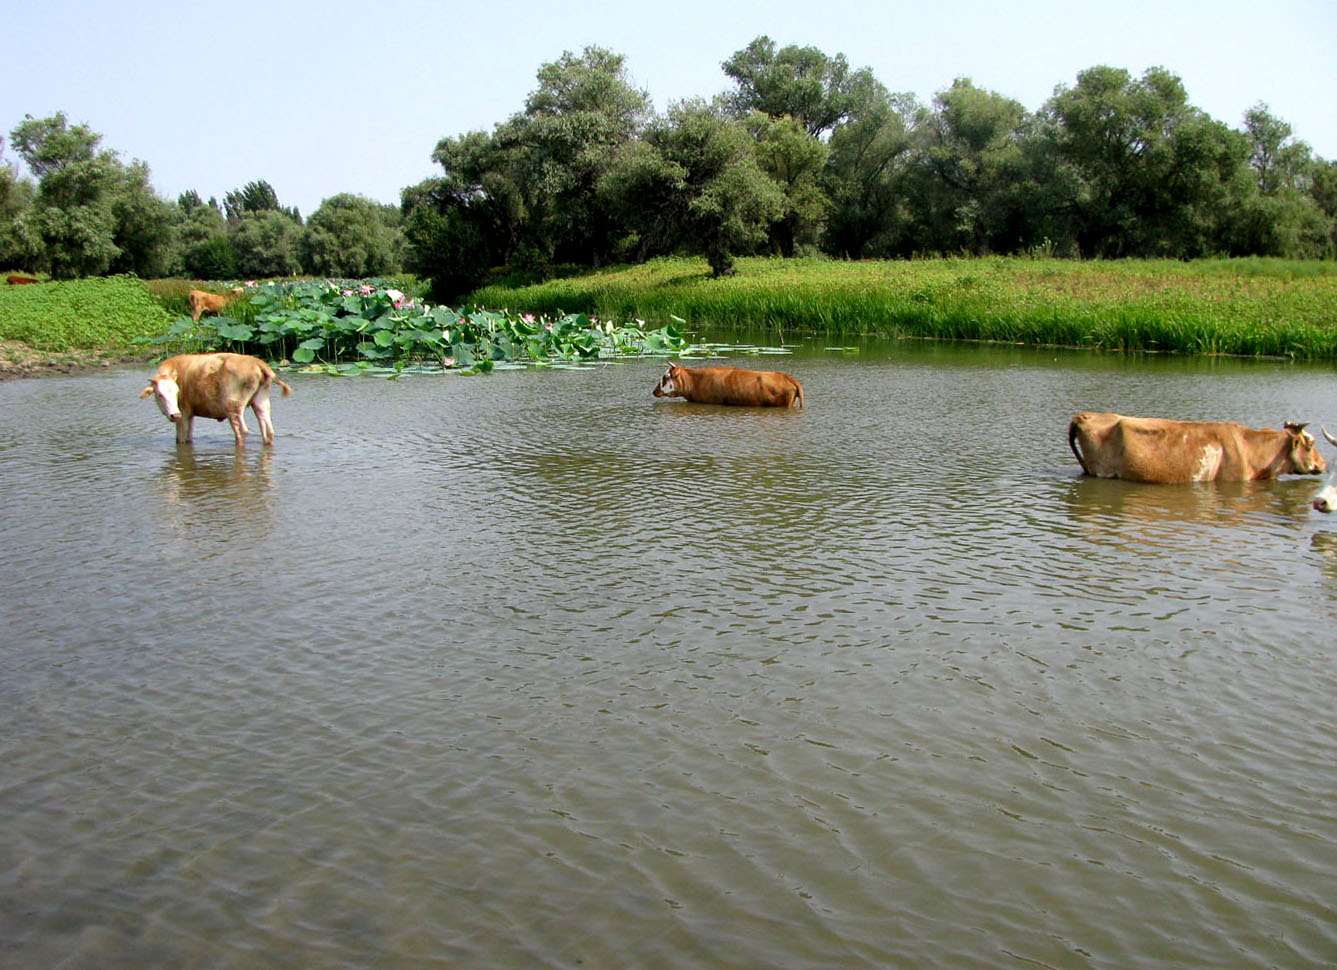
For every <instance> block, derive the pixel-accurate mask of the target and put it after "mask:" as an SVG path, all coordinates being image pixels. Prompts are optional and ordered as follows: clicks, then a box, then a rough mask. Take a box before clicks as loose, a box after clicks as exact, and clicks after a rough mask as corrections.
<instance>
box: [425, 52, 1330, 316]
mask: <svg viewBox="0 0 1337 970" xmlns="http://www.w3.org/2000/svg"><path fill="white" fill-rule="evenodd" d="M722 67H723V69H724V71H725V73H726V74H727V75H728V77H729V78H730V79H732V81H733V82H734V83H735V85H736V89H735V90H734V91H732V92H728V93H726V94H724V95H722V96H721V97H719V98H716V99H715V100H714V101H713V102H705V101H701V100H699V99H688V100H687V101H684V102H681V103H679V104H675V105H671V106H670V107H669V108H668V110H667V111H666V113H665V114H664V115H662V116H646V115H645V113H644V104H645V98H644V94H643V93H642V92H639V91H637V90H636V89H635V88H633V87H632V85H631V83H630V81H629V80H628V76H627V73H626V71H625V66H624V64H623V60H622V58H621V57H619V56H617V55H614V54H611V53H610V52H608V51H605V50H602V49H600V48H595V47H592V48H587V49H586V51H585V53H584V56H583V57H582V58H575V57H572V56H571V55H570V54H567V55H565V56H564V57H563V59H562V60H561V61H558V62H556V63H553V64H548V65H545V66H544V67H543V69H542V70H540V72H539V81H540V86H539V89H538V90H537V91H536V92H535V94H534V95H533V96H531V98H530V100H529V101H528V102H527V104H526V107H525V110H524V111H523V112H521V113H518V114H516V115H515V116H513V117H512V118H511V119H510V120H509V121H507V122H505V123H503V124H499V125H497V126H496V129H495V130H494V132H493V133H491V134H488V133H485V132H471V133H469V134H467V135H462V136H460V137H457V138H446V139H443V140H442V141H441V142H440V143H439V144H438V146H437V151H436V153H435V155H434V156H433V157H434V159H435V161H436V162H437V163H438V164H440V165H441V167H442V170H443V175H442V176H441V177H440V178H437V179H431V180H428V181H427V182H424V183H421V184H420V185H418V186H415V187H412V188H411V189H408V190H406V191H405V194H404V208H405V212H406V218H407V220H408V223H409V225H410V226H411V227H412V229H411V230H410V246H411V252H410V256H409V259H410V263H411V265H412V267H413V269H414V270H415V272H417V273H418V274H419V275H422V276H427V277H432V278H433V279H434V280H436V283H437V287H438V290H439V291H440V290H449V291H458V292H466V291H467V289H468V288H470V287H472V286H475V285H477V284H479V283H481V282H482V281H483V280H484V279H485V277H486V275H487V273H488V272H489V270H490V269H491V268H493V267H497V266H502V267H506V268H507V269H510V270H520V271H523V272H528V273H530V274H531V275H534V276H536V277H539V278H542V277H544V276H548V275H553V274H554V273H555V272H556V271H557V270H559V268H561V267H562V266H563V264H571V265H577V266H583V267H588V268H598V267H599V266H601V265H604V263H605V262H606V260H607V258H608V257H609V256H610V255H611V256H612V258H614V259H618V260H624V261H643V260H645V259H650V258H654V257H659V256H666V255H685V254H692V255H704V256H705V257H706V258H707V260H708V262H709V264H710V266H711V269H712V271H713V273H714V274H715V275H716V276H725V275H728V274H729V273H730V271H731V268H732V261H733V257H735V256H738V255H746V254H775V255H783V256H794V255H812V254H816V253H825V254H827V255H830V256H835V257H842V258H905V257H921V256H925V255H935V254H936V255H977V256H982V255H990V254H994V253H1006V254H1047V255H1060V256H1072V257H1080V258H1093V257H1094V258H1127V257H1137V258H1157V257H1171V258H1178V259H1192V258H1202V257H1208V256H1245V255H1260V256H1280V257H1286V258H1314V257H1327V258H1331V257H1332V256H1333V255H1334V254H1337V197H1335V196H1337V163H1333V162H1329V161H1324V160H1323V159H1319V158H1315V157H1313V156H1312V155H1311V152H1310V150H1309V147H1308V146H1307V145H1305V144H1304V143H1303V142H1301V141H1297V140H1295V139H1294V137H1293V133H1292V131H1291V129H1290V126H1289V125H1287V124H1286V123H1285V122H1284V121H1282V120H1281V119H1279V118H1276V117H1274V116H1272V115H1271V114H1270V112H1269V111H1268V110H1267V107H1266V106H1265V105H1261V104H1260V105H1257V106H1255V107H1254V108H1253V109H1252V110H1251V111H1249V112H1248V114H1247V115H1246V117H1245V118H1244V119H1243V120H1244V126H1243V128H1242V129H1241V130H1237V129H1233V128H1231V127H1229V126H1227V125H1226V124H1223V123H1222V122H1219V121H1216V120H1214V119H1212V118H1210V117H1208V116H1207V115H1206V114H1205V113H1204V112H1203V111H1201V110H1200V109H1198V108H1196V107H1194V106H1193V105H1192V104H1191V103H1190V101H1189V99H1188V94H1187V92H1186V90H1185V89H1184V85H1183V83H1182V82H1181V81H1180V79H1179V78H1178V77H1176V76H1175V75H1174V74H1172V73H1171V72H1169V71H1167V70H1165V69H1163V68H1152V69H1150V70H1148V71H1146V72H1145V73H1144V74H1143V75H1142V76H1141V77H1140V78H1139V77H1133V76H1132V75H1130V74H1129V73H1128V72H1127V71H1125V70H1122V69H1119V68H1113V67H1107V66H1097V67H1093V68H1091V69H1089V70H1086V71H1083V72H1081V73H1080V74H1079V75H1078V76H1077V80H1076V83H1075V84H1073V85H1062V86H1059V87H1058V88H1057V89H1056V91H1055V93H1054V96H1053V97H1052V98H1051V99H1050V100H1049V101H1048V102H1046V103H1045V104H1044V105H1043V106H1041V108H1040V109H1039V110H1038V111H1036V112H1030V111H1027V110H1026V108H1024V107H1023V106H1022V105H1021V104H1019V103H1018V102H1016V101H1013V100H1011V99H1009V98H1006V97H1004V96H1002V95H1000V94H997V93H995V92H991V91H985V90H981V89H979V88H977V87H975V85H974V84H972V83H971V81H970V80H969V79H968V78H958V79H957V80H956V81H955V82H954V83H953V84H952V85H951V87H950V88H948V89H947V90H944V91H942V92H940V93H939V94H938V95H936V96H935V97H934V99H933V100H932V103H930V104H927V105H926V104H920V103H919V102H918V101H917V100H916V99H915V98H914V97H913V96H910V95H906V94H893V93H891V92H889V91H888V90H887V89H886V88H885V87H883V85H882V84H880V83H879V82H878V81H877V80H876V78H874V77H873V75H872V73H871V71H869V70H868V69H867V68H864V69H860V70H857V71H856V70H851V69H850V68H849V66H848V64H847V63H846V62H845V59H844V57H843V56H842V55H836V56H834V57H831V56H828V55H826V54H824V53H822V52H821V51H819V50H816V49H815V48H811V47H796V46H789V47H784V48H780V49H777V48H776V46H775V44H774V43H773V42H772V41H771V40H770V39H769V38H766V37H759V38H757V39H756V40H754V41H753V42H752V43H751V44H749V45H748V46H747V47H746V48H744V49H742V50H739V51H737V52H736V53H735V54H734V55H733V56H732V57H730V58H729V59H728V60H726V61H725V62H724V64H723V65H722ZM554 91H558V92H572V91H579V92H581V96H580V97H579V98H571V97H567V98H563V97H556V96H553V95H552V92H554ZM585 131H588V132H591V133H596V137H595V138H594V140H593V141H592V142H591V143H590V145H591V148H590V152H589V153H588V154H585V155H582V154H580V153H579V152H578V151H575V150H574V149H573V148H572V147H571V145H570V144H568V142H567V141H563V140H562V139H570V137H571V134H572V132H585ZM553 132H561V133H562V138H556V139H555V138H554V135H553ZM572 214H575V215H576V218H570V216H571V215H572Z"/></svg>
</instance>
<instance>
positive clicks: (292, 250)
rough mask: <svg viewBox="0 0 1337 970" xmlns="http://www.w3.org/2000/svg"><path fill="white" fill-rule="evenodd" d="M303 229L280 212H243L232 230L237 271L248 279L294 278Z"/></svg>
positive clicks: (231, 235)
mask: <svg viewBox="0 0 1337 970" xmlns="http://www.w3.org/2000/svg"><path fill="white" fill-rule="evenodd" d="M301 232H302V230H301V227H300V226H298V225H297V223H296V222H294V221H293V220H292V219H291V218H289V217H288V216H286V215H284V214H283V213H282V212H280V211H278V210H277V209H264V210H261V211H258V212H243V213H242V215H241V218H240V219H239V220H238V221H237V223H236V224H235V225H233V226H231V227H230V229H229V232H228V241H229V242H230V243H231V245H232V249H233V251H235V253H236V255H237V272H238V273H239V274H240V275H241V276H246V277H257V278H258V277H266V276H292V275H294V274H296V273H297V271H298V270H299V269H300V267H301V264H300V262H299V261H298V251H297V246H298V241H299V238H300V236H301Z"/></svg>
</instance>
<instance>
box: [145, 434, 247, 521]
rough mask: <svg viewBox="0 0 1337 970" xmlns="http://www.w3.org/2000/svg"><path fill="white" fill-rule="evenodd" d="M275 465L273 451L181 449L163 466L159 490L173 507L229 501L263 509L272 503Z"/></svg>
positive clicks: (190, 447) (189, 446) (187, 447)
mask: <svg viewBox="0 0 1337 970" xmlns="http://www.w3.org/2000/svg"><path fill="white" fill-rule="evenodd" d="M273 464H274V452H273V450H272V449H271V448H264V449H261V450H258V451H247V450H245V449H244V448H236V449H234V450H232V451H231V452H226V453H225V452H219V453H215V454H209V453H204V452H197V451H196V449H195V447H194V446H193V445H189V444H185V445H177V446H176V447H175V449H174V450H173V451H172V452H171V454H170V455H169V457H168V458H167V459H166V461H164V462H163V470H162V473H161V474H160V475H159V476H158V487H159V489H160V490H161V491H162V495H163V498H164V499H166V500H167V501H168V502H169V503H171V504H172V505H186V504H189V503H190V502H192V501H196V500H206V501H207V500H218V499H220V498H226V499H227V500H228V501H235V502H244V503H249V504H253V505H254V507H255V508H257V509H260V508H263V507H264V506H265V505H266V504H267V502H268V495H269V490H270V487H271V485H272V482H271V480H270V472H271V470H272V468H273Z"/></svg>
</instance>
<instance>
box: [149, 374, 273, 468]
mask: <svg viewBox="0 0 1337 970" xmlns="http://www.w3.org/2000/svg"><path fill="white" fill-rule="evenodd" d="M271 384H277V385H278V386H279V387H281V388H283V396H284V397H287V396H288V395H289V394H291V393H292V388H291V387H289V386H288V385H287V384H285V383H284V382H283V381H281V380H279V379H278V378H277V377H275V376H274V371H273V369H272V368H270V366H269V365H268V364H266V363H265V362H264V361H263V360H261V359H260V358H258V357H251V356H249V355H247V354H179V355H177V356H176V357H168V358H167V359H166V360H164V361H163V362H162V363H161V364H159V365H158V373H156V374H154V375H153V376H152V377H150V378H149V386H148V387H146V388H144V390H143V391H141V392H140V394H139V396H140V397H141V398H145V397H149V396H150V395H151V396H152V397H153V399H154V400H155V401H157V402H158V408H159V409H160V410H161V411H162V413H163V414H164V415H166V416H167V420H169V421H171V422H172V423H173V424H175V425H176V441H177V444H185V443H187V442H188V441H190V433H191V421H192V420H193V419H194V418H195V417H196V416H198V417H201V418H216V419H217V420H219V421H222V420H223V419H224V418H226V419H227V420H228V423H229V424H231V425H232V433H233V435H235V436H236V439H237V445H238V446H240V445H243V444H245V443H246V434H247V432H248V430H249V429H248V428H247V427H246V418H245V416H244V415H245V410H246V408H247V406H248V405H249V406H250V408H251V410H253V411H254V412H255V416H256V418H258V419H259V421H260V440H262V441H263V442H264V443H265V444H267V445H269V444H273V443H274V422H273V420H271V418H270V416H269V387H270V385H271Z"/></svg>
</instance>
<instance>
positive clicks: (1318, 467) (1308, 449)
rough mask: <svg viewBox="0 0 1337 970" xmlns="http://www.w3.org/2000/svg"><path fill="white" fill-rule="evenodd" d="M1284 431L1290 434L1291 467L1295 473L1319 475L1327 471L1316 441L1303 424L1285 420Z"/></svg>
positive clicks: (1326, 465)
mask: <svg viewBox="0 0 1337 970" xmlns="http://www.w3.org/2000/svg"><path fill="white" fill-rule="evenodd" d="M1286 431H1287V433H1288V434H1289V435H1290V436H1291V453H1290V459H1291V467H1292V468H1293V469H1294V470H1295V474H1297V475H1321V474H1323V472H1325V471H1327V468H1328V463H1327V462H1326V461H1324V460H1323V455H1322V453H1321V452H1320V451H1319V450H1318V442H1317V441H1315V440H1314V436H1313V435H1312V434H1310V433H1309V432H1308V431H1306V430H1305V426H1304V425H1303V424H1296V423H1295V422H1294V421H1287V422H1286Z"/></svg>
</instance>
